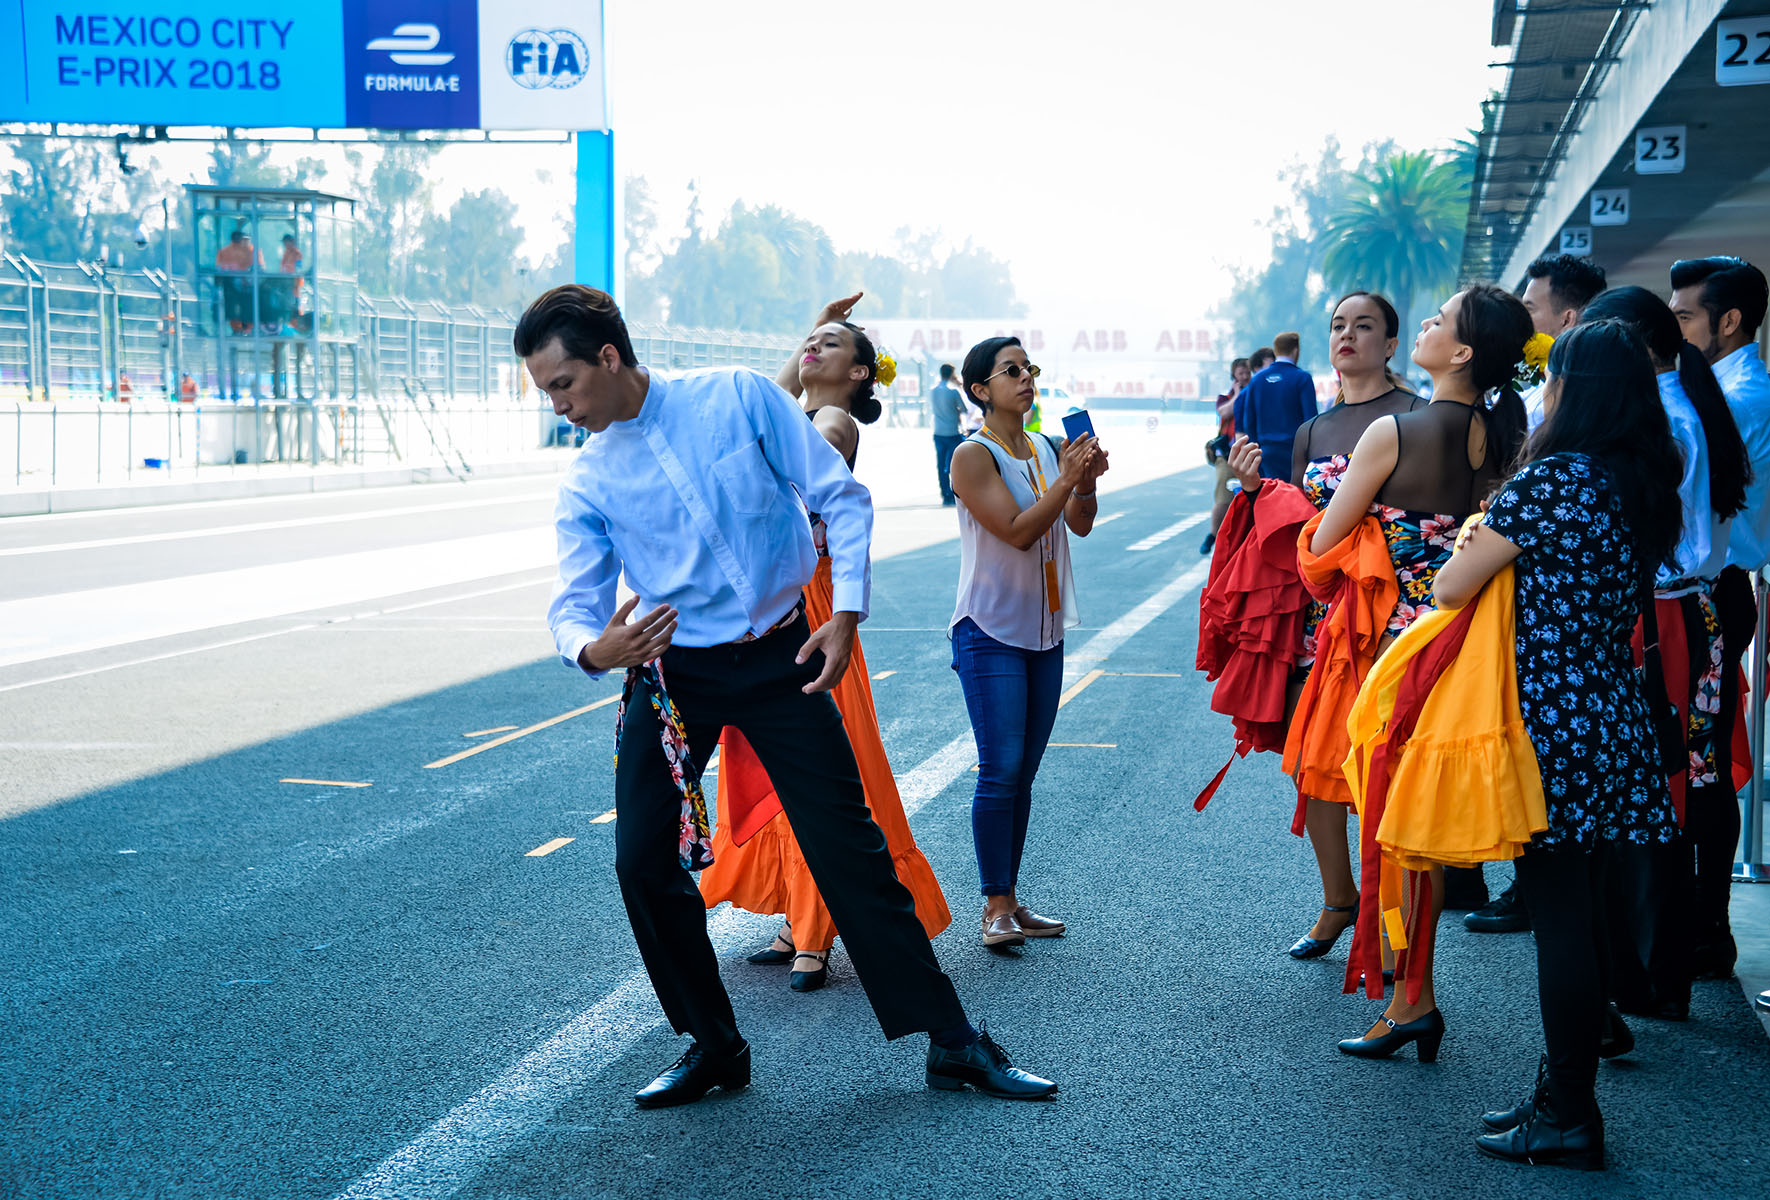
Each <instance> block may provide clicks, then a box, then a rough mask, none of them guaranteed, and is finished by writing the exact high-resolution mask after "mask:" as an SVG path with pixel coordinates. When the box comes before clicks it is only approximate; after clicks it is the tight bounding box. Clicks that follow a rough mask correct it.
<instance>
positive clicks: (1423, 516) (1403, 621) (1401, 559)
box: [1371, 504, 1468, 636]
mask: <svg viewBox="0 0 1770 1200" xmlns="http://www.w3.org/2000/svg"><path fill="white" fill-rule="evenodd" d="M1371 515H1372V516H1374V517H1376V518H1377V524H1379V525H1381V526H1382V527H1383V540H1384V541H1386V542H1388V543H1389V561H1390V562H1392V563H1394V564H1395V581H1396V582H1397V583H1399V584H1400V585H1401V597H1400V598H1399V599H1398V600H1396V602H1395V613H1394V615H1393V616H1391V617H1390V618H1389V626H1388V632H1389V633H1390V635H1391V636H1393V635H1395V634H1399V633H1400V632H1401V631H1402V630H1404V629H1406V628H1407V627H1408V626H1409V625H1412V624H1413V623H1414V618H1415V617H1417V616H1419V615H1420V614H1421V613H1427V612H1431V611H1432V609H1433V608H1434V607H1435V605H1434V604H1433V603H1432V585H1433V583H1434V582H1436V581H1437V579H1438V569H1439V568H1440V567H1442V566H1443V565H1444V564H1445V563H1447V562H1449V561H1450V555H1451V551H1453V550H1455V549H1456V546H1457V530H1459V529H1461V528H1462V525H1463V522H1464V521H1465V520H1466V519H1467V517H1468V514H1464V515H1463V516H1457V515H1455V514H1454V513H1428V512H1410V511H1409V510H1407V509H1404V508H1391V507H1390V506H1389V505H1387V504H1373V505H1371Z"/></svg>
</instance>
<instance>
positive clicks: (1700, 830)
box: [1684, 567, 1764, 948]
mask: <svg viewBox="0 0 1770 1200" xmlns="http://www.w3.org/2000/svg"><path fill="white" fill-rule="evenodd" d="M1715 615H1716V616H1718V617H1719V618H1720V620H1721V646H1722V649H1723V650H1724V651H1725V652H1726V655H1727V659H1726V664H1725V666H1724V668H1723V670H1722V673H1721V712H1720V718H1719V719H1720V735H1719V739H1718V741H1717V743H1716V746H1715V751H1716V753H1715V759H1716V762H1715V765H1716V768H1717V773H1718V774H1719V776H1720V778H1719V780H1718V781H1717V782H1716V783H1715V785H1714V786H1712V787H1706V788H1697V789H1695V790H1693V791H1692V792H1691V793H1690V797H1689V800H1688V801H1687V802H1686V804H1685V809H1684V833H1685V835H1686V836H1687V837H1689V839H1690V841H1691V844H1692V845H1693V846H1694V847H1695V850H1696V895H1695V898H1694V912H1693V914H1692V915H1693V916H1694V918H1695V922H1696V926H1695V930H1694V936H1695V940H1696V943H1697V944H1698V945H1699V946H1702V947H1704V948H1708V947H1710V946H1713V945H1714V944H1716V943H1723V944H1725V943H1726V942H1727V941H1728V940H1730V938H1731V936H1732V935H1731V930H1730V922H1729V921H1728V918H1727V906H1728V904H1729V902H1730V901H1731V900H1732V888H1733V863H1734V857H1733V852H1734V851H1735V850H1736V849H1737V848H1738V846H1739V826H1740V820H1741V817H1740V808H1739V796H1738V794H1737V793H1736V792H1734V790H1733V780H1732V775H1731V766H1732V755H1731V753H1730V751H1731V749H1732V746H1733V722H1734V718H1735V715H1736V712H1737V709H1738V707H1739V672H1740V664H1741V661H1742V660H1743V659H1744V657H1745V650H1746V646H1747V645H1748V644H1749V643H1750V642H1751V640H1752V638H1753V637H1755V636H1756V635H1757V631H1758V603H1757V598H1756V597H1755V596H1754V595H1753V594H1752V577H1751V576H1750V575H1749V574H1747V573H1746V572H1745V571H1743V570H1741V569H1740V568H1738V567H1728V568H1727V569H1726V570H1724V571H1722V572H1721V577H1720V578H1719V579H1718V580H1716V582H1715ZM1756 652H1757V653H1759V654H1762V653H1763V652H1764V651H1763V648H1762V647H1759V648H1758V650H1757V651H1756ZM1753 769H1754V770H1755V769H1756V764H1753Z"/></svg>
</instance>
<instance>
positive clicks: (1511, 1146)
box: [1475, 1089, 1604, 1171]
mask: <svg viewBox="0 0 1770 1200" xmlns="http://www.w3.org/2000/svg"><path fill="white" fill-rule="evenodd" d="M1535 1109H1536V1111H1535V1112H1533V1113H1531V1115H1530V1117H1529V1118H1528V1119H1527V1120H1525V1121H1524V1122H1523V1123H1522V1124H1520V1125H1517V1126H1514V1127H1513V1128H1511V1129H1508V1130H1506V1131H1505V1132H1504V1133H1484V1134H1482V1135H1481V1136H1480V1137H1478V1138H1476V1139H1475V1145H1476V1146H1478V1147H1479V1148H1480V1150H1481V1152H1482V1153H1483V1154H1491V1155H1492V1156H1493V1157H1495V1158H1503V1159H1506V1160H1508V1161H1509V1162H1521V1163H1529V1164H1530V1165H1531V1166H1533V1167H1577V1168H1578V1169H1579V1170H1582V1171H1602V1170H1603V1169H1604V1118H1603V1117H1601V1116H1599V1115H1598V1111H1597V1109H1593V1110H1592V1119H1591V1120H1590V1121H1587V1122H1586V1123H1585V1124H1583V1125H1566V1124H1563V1123H1562V1122H1561V1121H1560V1119H1559V1118H1557V1117H1556V1116H1555V1112H1554V1110H1553V1109H1552V1108H1550V1106H1549V1098H1548V1095H1547V1091H1546V1089H1545V1092H1544V1095H1543V1096H1542V1097H1541V1099H1540V1100H1538V1101H1537V1103H1536V1105H1535Z"/></svg>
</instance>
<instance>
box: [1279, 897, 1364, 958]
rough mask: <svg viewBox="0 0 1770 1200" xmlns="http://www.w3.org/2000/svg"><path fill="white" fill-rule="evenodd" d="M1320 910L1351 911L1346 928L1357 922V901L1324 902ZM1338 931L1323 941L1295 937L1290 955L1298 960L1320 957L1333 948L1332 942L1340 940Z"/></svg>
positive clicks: (1341, 931)
mask: <svg viewBox="0 0 1770 1200" xmlns="http://www.w3.org/2000/svg"><path fill="white" fill-rule="evenodd" d="M1321 911H1322V912H1343V913H1351V914H1352V919H1351V920H1350V921H1348V922H1346V929H1351V928H1352V927H1353V926H1354V925H1356V924H1358V902H1357V901H1353V902H1352V903H1351V904H1346V905H1341V904H1324V905H1322V906H1321ZM1346 929H1342V930H1340V933H1345V932H1346ZM1340 933H1336V934H1335V935H1334V936H1333V937H1331V938H1328V939H1327V940H1325V941H1323V940H1322V939H1321V938H1312V937H1300V938H1298V939H1297V944H1296V945H1294V946H1292V947H1291V948H1290V951H1289V953H1290V956H1291V957H1292V958H1295V959H1299V960H1302V959H1309V958H1320V957H1321V956H1322V955H1324V954H1326V953H1327V952H1328V951H1329V950H1332V949H1333V948H1334V943H1335V942H1337V941H1339V940H1340Z"/></svg>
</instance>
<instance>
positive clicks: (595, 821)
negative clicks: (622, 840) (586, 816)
mask: <svg viewBox="0 0 1770 1200" xmlns="http://www.w3.org/2000/svg"><path fill="white" fill-rule="evenodd" d="M614 819H615V810H614V809H612V808H611V809H609V810H608V811H607V812H605V813H603V814H602V815H601V816H600V817H591V818H590V823H591V824H592V825H607V824H608V823H609V822H610V821H612V820H614Z"/></svg>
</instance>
